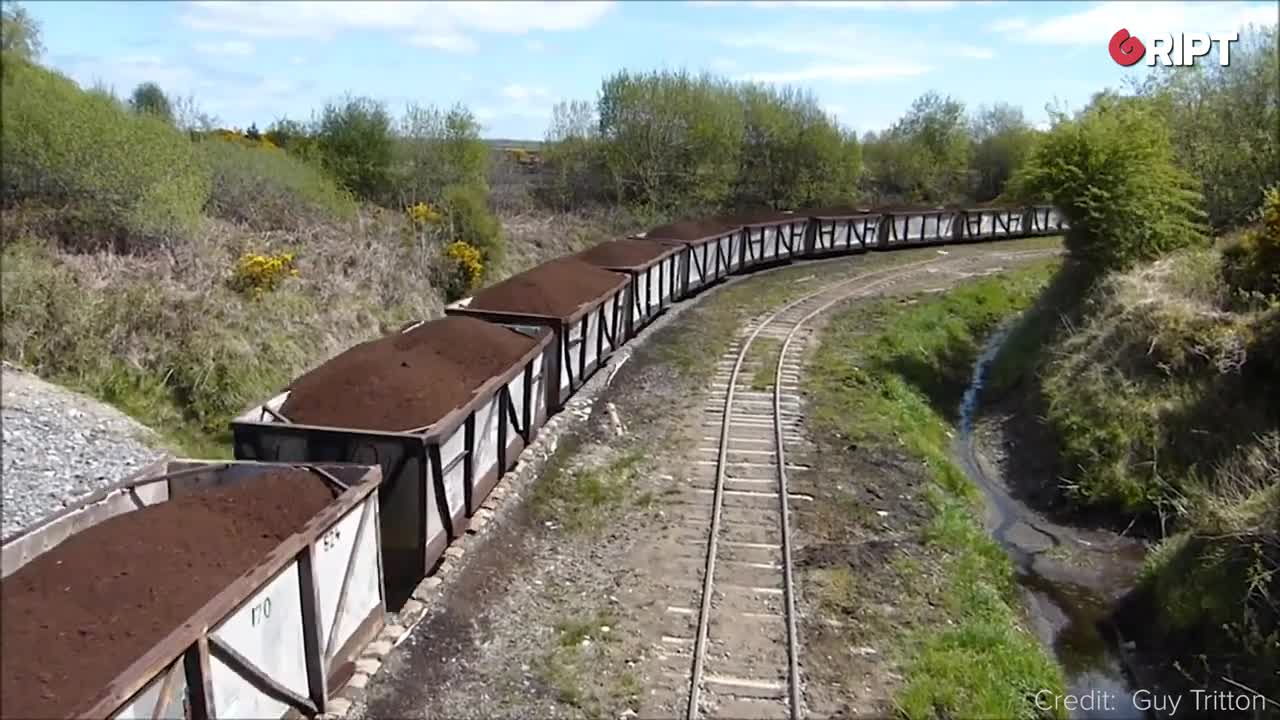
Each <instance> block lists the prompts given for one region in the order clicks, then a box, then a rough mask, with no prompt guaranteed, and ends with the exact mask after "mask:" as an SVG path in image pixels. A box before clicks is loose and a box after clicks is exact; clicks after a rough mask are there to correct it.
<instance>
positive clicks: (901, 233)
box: [876, 207, 960, 249]
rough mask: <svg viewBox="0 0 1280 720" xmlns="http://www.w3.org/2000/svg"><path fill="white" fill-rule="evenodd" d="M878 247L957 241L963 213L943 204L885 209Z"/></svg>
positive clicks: (886, 247)
mask: <svg viewBox="0 0 1280 720" xmlns="http://www.w3.org/2000/svg"><path fill="white" fill-rule="evenodd" d="M882 212H883V219H881V221H880V228H879V231H880V232H879V235H878V238H877V243H876V247H877V248H880V249H890V248H898V247H907V246H916V245H933V244H937V243H947V242H954V241H955V240H956V239H957V236H956V233H957V231H958V229H959V227H960V223H959V220H960V212H959V211H958V210H952V209H947V208H940V207H896V208H887V209H885V210H883V211H882Z"/></svg>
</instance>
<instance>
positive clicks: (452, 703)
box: [352, 241, 1047, 718]
mask: <svg viewBox="0 0 1280 720" xmlns="http://www.w3.org/2000/svg"><path fill="white" fill-rule="evenodd" d="M1046 246H1047V244H1046V243H1045V242H1044V241H1019V242H1011V243H1002V244H998V245H974V246H960V247H950V248H947V249H946V250H943V251H939V250H937V249H932V248H927V249H920V250H914V251H906V252H898V253H888V254H883V255H881V254H874V255H869V256H865V257H853V258H843V259H840V260H838V261H833V262H828V263H823V264H816V263H815V264H805V265H798V266H794V267H790V268H786V269H784V270H780V271H777V272H774V273H770V274H768V275H764V276H759V277H753V278H748V279H744V280H742V281H740V282H738V283H735V284H734V285H732V286H730V287H727V288H724V289H723V290H721V291H717V292H714V293H712V294H710V295H709V296H708V297H705V298H703V299H701V300H700V301H699V302H698V304H697V305H696V306H693V307H691V308H689V309H688V310H687V311H685V312H684V313H683V314H682V315H681V316H680V317H678V318H675V319H674V320H673V321H672V322H670V323H669V324H668V325H667V326H666V327H664V328H662V329H661V330H660V331H658V332H656V333H655V334H654V335H653V336H652V337H651V338H649V339H648V340H647V341H646V342H645V343H644V344H643V345H641V346H640V347H638V348H637V349H636V350H635V352H634V354H633V355H632V357H631V358H630V360H629V362H627V364H626V365H625V366H623V367H622V368H621V370H620V371H618V374H617V376H616V378H615V379H614V380H613V382H612V383H611V385H610V387H609V389H608V390H607V391H606V392H605V393H603V394H602V396H601V397H600V398H599V399H598V400H597V402H596V403H595V405H594V406H593V409H592V414H591V417H590V419H589V420H588V422H587V423H586V424H585V428H584V429H583V430H582V431H580V432H578V433H577V434H576V435H574V436H571V437H566V438H564V439H562V440H561V442H560V444H559V450H558V451H557V454H556V457H555V458H554V460H553V462H552V463H551V464H550V465H549V467H548V469H547V470H546V472H545V473H544V476H543V477H542V478H540V479H539V480H538V481H537V484H536V487H535V489H534V492H533V493H532V494H531V496H530V498H529V500H528V502H526V503H524V504H523V505H521V506H520V507H519V508H517V509H515V510H514V512H512V513H511V514H509V515H508V516H507V517H506V518H505V519H504V520H503V522H502V525H501V526H500V527H497V528H494V529H493V530H492V531H491V532H489V533H488V534H487V535H486V536H485V539H484V541H483V543H482V544H480V545H479V546H478V547H477V548H476V549H475V550H472V551H469V554H468V555H467V556H466V558H465V560H464V561H463V563H462V565H461V566H460V568H459V569H458V570H456V571H454V572H453V573H451V575H450V577H448V578H447V579H446V582H445V584H444V589H443V595H442V596H441V598H440V601H439V602H437V603H435V605H434V606H433V609H432V610H431V611H430V613H429V615H428V616H427V618H426V619H425V620H424V621H423V622H422V624H420V625H419V626H418V627H417V628H415V629H414V630H413V631H412V632H411V633H410V634H409V636H408V638H407V639H406V640H405V641H404V642H403V644H401V645H400V646H399V647H397V648H396V649H395V650H393V651H392V652H391V654H390V655H389V656H388V657H387V659H386V661H385V663H384V665H383V666H382V670H381V671H380V672H379V673H378V674H377V675H375V676H374V677H373V678H372V679H371V680H370V682H369V684H368V687H367V693H366V697H365V699H364V700H362V701H361V702H359V703H357V704H356V705H355V706H354V707H353V708H352V716H353V717H369V718H384V717H450V718H471V717H475V718H482V717H483V718H488V717H591V718H594V717H619V716H623V715H630V714H635V713H638V714H640V715H642V716H645V717H654V716H666V717H671V716H675V715H678V714H681V713H682V710H683V703H684V697H685V696H684V692H686V687H685V683H687V680H686V679H685V678H686V677H687V673H688V669H689V668H688V664H689V654H688V651H687V650H682V649H681V648H680V647H673V646H672V645H671V644H669V643H667V642H664V639H663V638H664V635H670V634H671V633H672V627H673V623H674V624H678V623H680V622H685V623H688V622H692V621H693V620H696V618H683V617H673V615H672V613H670V612H668V606H669V604H670V599H671V598H672V597H675V596H678V595H683V594H686V593H687V592H688V591H689V590H690V589H691V588H694V587H696V586H697V585H698V584H699V583H700V575H699V574H698V571H697V568H698V566H700V564H701V557H700V556H699V552H700V551H701V550H700V548H701V546H700V544H699V543H700V542H701V540H700V539H699V535H698V533H699V530H701V531H702V532H703V534H705V529H704V528H703V529H700V528H690V527H685V526H681V525H679V524H677V523H676V522H675V521H674V520H673V518H674V517H675V514H674V513H673V512H671V504H672V503H673V502H674V498H677V497H678V495H679V494H680V493H681V492H682V490H683V488H685V487H687V485H688V479H689V478H690V477H691V476H692V472H691V469H692V468H693V467H694V463H693V458H694V453H695V452H696V448H697V447H698V445H699V443H700V442H701V438H702V436H703V434H704V433H703V428H701V427H700V425H701V424H702V422H703V418H702V415H701V413H702V412H703V406H704V405H705V404H706V403H705V401H706V397H707V396H706V392H707V389H708V387H709V385H710V382H709V378H710V376H711V374H712V372H713V370H714V367H715V361H716V359H717V358H718V357H719V355H720V353H721V352H722V351H723V350H724V349H725V348H726V347H728V345H729V344H730V343H731V342H732V340H733V338H734V337H735V335H736V332H737V328H738V327H739V326H740V325H741V324H742V323H743V322H744V321H745V320H746V319H747V318H748V317H751V316H753V315H756V314H758V313H759V312H761V311H762V310H763V309H765V308H767V307H770V306H774V305H778V304H781V303H782V302H784V301H785V299H787V298H789V297H793V296H798V295H800V294H803V293H804V292H808V291H812V290H813V289H816V288H817V287H819V286H821V285H823V284H826V283H827V282H830V281H832V280H834V279H836V278H842V277H848V276H851V275H853V274H857V273H862V272H867V271H869V270H873V269H876V268H878V267H885V266H887V265H891V264H899V263H906V262H912V261H916V260H921V259H926V258H937V257H941V258H944V260H943V262H942V264H941V267H936V268H934V269H933V270H932V271H928V272H925V271H921V272H917V273H915V274H913V275H911V276H909V277H907V278H904V279H902V280H900V281H898V282H897V283H896V284H894V285H890V286H887V287H886V288H885V289H884V293H885V294H892V295H902V296H907V295H910V294H913V293H917V292H922V291H935V292H936V291H941V290H944V289H945V288H947V287H950V286H951V285H953V284H954V283H956V282H958V281H960V280H962V279H964V278H966V277H971V276H973V275H975V274H981V273H987V272H995V271H998V270H999V269H1001V268H1004V267H1009V266H1011V265H1012V264H1014V263H1016V262H1022V261H1025V260H1026V259H1025V258H1024V259H1021V260H1014V259H1011V258H1009V257H1008V256H1007V253H1009V252H1011V251H1017V250H1026V249H1029V248H1039V247H1046ZM857 450H858V449H857V448H853V447H841V446H836V445H833V444H832V443H830V442H823V443H821V444H819V453H818V455H817V456H815V457H813V458H811V459H800V458H797V461H799V462H809V463H810V464H813V465H814V466H815V467H820V468H822V472H820V473H813V474H811V475H812V477H811V478H809V479H806V480H800V479H797V480H795V481H793V487H792V492H795V493H808V494H812V495H814V496H815V498H816V502H813V503H812V504H811V506H812V508H815V510H812V511H809V512H807V513H800V514H798V515H797V542H798V546H797V555H796V559H797V562H798V565H799V568H800V569H799V570H798V573H799V574H798V581H799V588H798V589H799V598H798V600H799V602H800V604H799V608H800V611H801V613H802V615H803V616H804V617H803V619H802V626H801V627H802V637H803V641H804V643H805V649H804V651H803V655H802V665H803V668H802V670H803V673H804V675H805V678H806V698H807V700H806V702H807V704H808V705H809V707H810V708H811V709H813V710H815V711H816V712H817V713H819V714H827V713H830V712H837V711H840V710H841V709H843V710H844V712H846V713H848V714H856V715H861V714H876V715H883V714H885V712H887V711H888V710H889V709H890V705H889V698H890V697H891V694H892V690H893V688H894V687H895V686H896V685H895V684H896V682H897V680H898V679H899V678H898V677H897V675H896V674H895V665H894V659H893V657H892V655H893V653H892V652H888V651H887V650H888V648H886V645H887V644H892V643H893V642H894V640H895V638H898V637H899V636H900V633H902V632H903V631H904V630H905V629H907V628H909V627H910V626H911V625H912V623H913V622H914V620H913V618H915V617H918V616H919V614H920V613H926V612H928V607H929V603H930V598H929V593H930V590H931V589H930V588H929V587H928V586H927V584H924V585H919V586H904V585H903V584H902V583H900V582H897V581H896V580H895V578H896V577H897V576H895V575H894V574H893V569H894V568H895V567H900V566H901V564H902V563H913V562H917V563H924V564H927V562H928V559H927V558H924V557H921V558H918V559H917V558H916V554H915V550H913V549H912V547H913V543H914V542H915V541H914V536H915V534H916V533H917V532H918V530H917V529H916V528H917V525H918V522H917V521H918V520H919V518H921V517H922V513H923V505H922V503H923V500H922V499H921V498H920V497H919V496H918V495H917V494H916V492H915V488H916V487H917V486H918V483H919V481H920V478H921V477H922V476H923V475H922V474H923V468H921V467H919V466H918V463H913V462H912V461H910V460H908V459H907V457H906V456H905V454H902V455H898V454H883V455H880V454H877V455H874V456H873V455H868V454H866V453H859V452H858V451H857ZM855 477H856V479H857V480H856V482H853V481H852V479H853V478H855ZM832 514H833V515H832ZM829 517H838V518H840V519H841V520H842V522H841V523H838V524H837V523H832V522H828V519H829ZM849 518H855V519H856V522H848V519H849ZM702 552H704V551H702ZM890 556H893V557H894V558H899V560H895V561H893V562H886V559H887V558H889V557H890ZM902 558H905V559H902ZM855 588H856V589H857V592H856V593H854V592H853V590H854V589H855ZM855 596H856V605H855V604H853V600H852V598H854V597H855ZM819 607H821V608H825V610H824V611H823V612H822V613H819V612H817V608H819ZM833 612H834V613H836V614H843V616H844V619H843V620H835V621H834V622H828V621H829V620H834V618H833V616H832V613H833ZM819 615H822V616H823V617H825V618H827V621H824V620H818V619H817V618H818V616H819ZM829 630H835V631H839V632H834V633H829V632H828V631H829ZM742 631H749V629H744V630H742Z"/></svg>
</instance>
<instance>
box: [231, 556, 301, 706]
mask: <svg viewBox="0 0 1280 720" xmlns="http://www.w3.org/2000/svg"><path fill="white" fill-rule="evenodd" d="M211 635H212V636H213V637H216V638H218V639H219V640H221V641H222V642H223V643H225V644H226V645H228V646H230V647H231V648H232V649H233V650H235V651H236V652H238V653H240V654H241V655H242V656H244V658H245V659H246V660H248V661H249V662H251V663H253V664H254V665H256V666H257V667H258V668H259V669H261V670H262V671H263V672H265V673H266V674H267V675H269V676H270V677H271V678H272V679H273V680H275V681H276V682H278V683H280V684H281V685H283V686H285V687H287V688H289V689H290V690H292V691H294V692H296V693H297V694H299V695H301V696H303V697H307V696H308V695H309V690H308V687H307V656H306V647H305V645H304V644H303V635H302V598H301V596H300V592H299V586H298V563H296V562H294V563H291V564H290V565H289V566H288V567H287V568H285V569H284V570H283V571H282V572H281V573H280V574H279V575H276V577H275V578H274V579H273V580H271V581H270V582H268V583H267V584H266V585H265V586H263V587H262V589H260V590H259V591H258V592H257V593H255V594H254V595H253V597H251V598H250V599H249V601H248V602H246V603H245V604H244V605H243V606H241V608H240V609H239V610H237V611H236V612H235V613H234V614H233V615H231V617H229V618H227V619H226V620H224V621H223V622H222V624H221V625H219V626H218V628H217V629H216V630H214V631H213V632H212V633H211ZM209 667H210V672H211V674H212V685H213V707H214V709H215V711H216V712H217V714H218V717H221V718H277V717H281V716H283V715H284V714H285V713H286V712H287V711H288V710H289V706H288V705H286V704H285V703H282V702H280V701H278V700H275V699H273V698H271V697H268V696H267V695H265V694H263V693H262V692H261V691H260V690H258V689H257V688H255V687H254V686H253V685H252V684H251V683H250V682H249V681H248V680H246V679H245V678H242V677H240V675H239V674H237V673H236V672H235V671H234V670H232V669H231V668H230V667H228V666H227V665H225V664H224V663H222V661H220V660H218V659H217V658H216V657H211V658H210V659H209Z"/></svg>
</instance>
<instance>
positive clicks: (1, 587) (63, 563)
mask: <svg viewBox="0 0 1280 720" xmlns="http://www.w3.org/2000/svg"><path fill="white" fill-rule="evenodd" d="M334 497H335V493H334V492H333V490H331V489H330V487H329V485H328V484H327V483H326V482H325V481H324V480H322V479H321V478H320V476H318V475H316V474H314V473H312V472H309V471H306V470H301V469H293V468H282V469H272V470H271V471H269V472H266V473H263V474H261V475H259V476H257V477H255V478H253V479H252V480H251V481H246V482H240V483H237V484H235V485H227V486H220V487H212V488H205V489H200V490H194V491H192V492H190V493H188V494H185V495H182V496H180V497H176V498H173V499H171V500H169V501H167V502H161V503H157V504H155V505H149V506H147V507H144V508H141V509H138V510H134V511H132V512H126V513H123V514H120V515H116V516H115V517H111V518H108V519H106V520H104V521H102V522H100V523H98V524H97V525H94V526H92V527H90V528H88V529H85V530H82V531H80V532H78V533H76V534H74V535H72V536H70V537H69V538H67V539H66V540H64V541H62V542H61V543H59V544H58V545H56V546H54V547H53V548H52V549H50V550H48V551H46V552H44V553H42V554H40V555H39V556H37V557H36V558H34V559H33V560H31V561H30V562H28V563H27V564H26V565H23V566H22V567H20V568H18V569H17V570H15V571H14V572H13V573H12V574H10V575H9V576H7V577H6V578H4V580H3V581H0V595H2V596H3V602H2V606H3V615H2V617H0V626H2V627H3V631H2V635H3V637H4V643H3V647H2V648H0V657H2V658H3V663H0V676H2V677H3V687H4V694H3V701H0V715H3V716H4V717H15V718H16V717H27V718H36V717H41V718H55V717H57V718H61V717H70V716H73V715H79V714H84V713H86V712H89V711H90V710H91V709H92V707H93V706H94V705H95V704H96V703H97V702H98V701H99V700H100V697H101V695H102V694H103V692H104V691H105V690H107V689H108V688H109V687H110V686H111V685H112V683H113V682H114V681H116V680H117V678H118V677H119V676H120V675H121V674H122V672H123V671H124V670H125V669H126V668H129V667H130V666H132V665H133V664H134V663H136V662H137V661H139V660H140V659H142V657H143V656H144V655H146V654H147V653H148V652H149V651H151V650H152V649H153V648H154V647H155V646H156V645H158V644H159V643H160V642H161V641H163V640H165V639H166V638H167V637H168V636H169V635H170V634H171V633H173V632H175V631H177V630H178V629H179V628H180V626H182V625H183V624H184V623H188V622H190V621H191V620H192V617H193V616H194V615H196V614H197V612H198V611H199V610H200V609H201V608H203V607H204V606H205V605H206V604H207V603H209V602H210V601H211V600H212V599H213V598H214V597H215V596H216V595H218V594H219V593H220V592H222V591H223V590H225V589H226V588H227V587H228V585H230V584H231V583H232V582H233V581H234V580H236V579H237V578H239V577H241V576H242V575H244V574H245V573H247V572H249V571H251V570H253V569H254V568H255V567H257V566H258V565H260V564H262V563H263V562H264V561H266V560H267V558H268V556H269V555H270V554H271V553H272V551H274V550H276V549H277V547H278V546H279V545H280V544H281V543H282V542H284V541H285V540H286V539H288V538H289V537H290V536H292V535H293V534H295V533H297V532H299V531H301V530H302V529H303V527H304V526H305V525H306V524H307V523H308V521H310V520H311V519H312V518H314V517H315V516H316V515H317V514H319V513H320V512H321V511H322V510H324V509H325V508H326V507H327V506H329V505H330V503H332V502H333V501H334Z"/></svg>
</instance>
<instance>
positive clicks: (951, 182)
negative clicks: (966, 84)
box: [889, 91, 972, 202]
mask: <svg viewBox="0 0 1280 720" xmlns="http://www.w3.org/2000/svg"><path fill="white" fill-rule="evenodd" d="M889 135H890V137H891V138H892V139H893V140H895V141H897V142H900V143H902V144H903V147H901V148H899V152H897V153H894V159H895V161H896V163H897V165H898V167H899V171H900V172H902V174H903V177H902V178H901V180H902V182H903V184H904V185H905V186H906V190H907V191H908V193H909V195H910V198H911V199H914V200H924V201H928V202H943V201H947V200H955V199H958V198H959V197H960V196H962V195H963V194H964V191H965V189H966V188H967V186H968V182H967V181H968V168H969V155H970V153H971V151H972V148H971V141H970V138H969V131H968V118H967V117H966V116H965V111H964V103H962V102H960V101H959V100H953V99H952V98H951V97H949V96H948V97H943V96H941V95H939V94H938V93H936V92H932V91H930V92H927V93H925V94H924V95H921V96H920V97H918V98H916V99H915V101H913V102H912V103H911V108H910V109H909V110H908V111H907V114H906V115H904V116H903V117H902V119H900V120H898V122H897V123H896V124H895V125H894V126H893V128H891V129H890V131H889Z"/></svg>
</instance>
